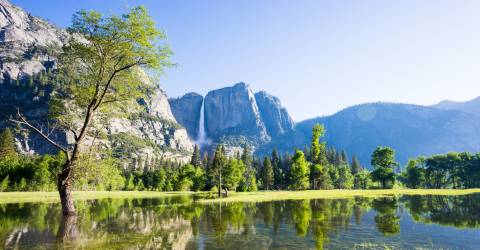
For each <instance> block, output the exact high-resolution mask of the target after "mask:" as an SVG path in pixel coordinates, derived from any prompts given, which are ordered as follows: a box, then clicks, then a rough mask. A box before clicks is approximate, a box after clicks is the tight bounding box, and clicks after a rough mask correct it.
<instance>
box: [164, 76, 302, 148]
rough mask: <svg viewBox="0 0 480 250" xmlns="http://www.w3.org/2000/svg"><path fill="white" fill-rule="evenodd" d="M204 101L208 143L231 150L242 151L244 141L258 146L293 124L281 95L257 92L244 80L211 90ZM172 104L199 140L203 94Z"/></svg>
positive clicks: (176, 113)
mask: <svg viewBox="0 0 480 250" xmlns="http://www.w3.org/2000/svg"><path fill="white" fill-rule="evenodd" d="M203 101H204V112H205V113H204V114H205V117H204V125H205V130H206V135H207V137H208V138H207V139H208V143H210V144H211V145H213V146H214V144H217V143H223V144H226V145H227V146H228V147H227V151H228V152H230V151H231V152H236V151H238V150H240V149H241V146H243V145H244V144H245V143H248V144H250V145H251V146H254V147H258V146H260V145H263V144H265V143H267V142H269V141H270V140H272V139H274V138H275V137H277V136H281V135H283V134H285V133H288V132H290V131H292V129H293V127H294V122H293V120H292V119H291V118H290V116H289V114H288V112H287V110H286V109H285V108H284V107H282V105H281V103H280V100H279V99H278V98H276V97H274V96H272V95H269V94H267V93H266V92H264V91H261V92H258V93H256V94H254V93H253V91H252V90H251V89H250V87H249V86H248V85H247V84H245V83H238V84H235V85H234V86H232V87H226V88H222V89H217V90H212V91H210V92H209V93H208V94H207V96H206V97H205V98H204V100H203ZM170 105H171V106H172V111H173V114H174V115H175V118H176V119H177V121H179V122H180V124H182V125H183V126H184V127H185V128H187V130H188V133H189V135H190V137H191V138H193V139H198V138H197V137H198V131H199V119H200V112H202V110H201V107H202V96H200V95H198V94H195V93H189V94H186V95H184V96H183V97H180V98H175V99H170Z"/></svg>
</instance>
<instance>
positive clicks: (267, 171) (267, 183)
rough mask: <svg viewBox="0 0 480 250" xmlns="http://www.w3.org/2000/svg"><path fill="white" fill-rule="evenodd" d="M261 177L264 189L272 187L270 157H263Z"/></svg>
mask: <svg viewBox="0 0 480 250" xmlns="http://www.w3.org/2000/svg"><path fill="white" fill-rule="evenodd" d="M261 177H262V185H263V189H265V190H270V189H272V187H273V183H274V176H273V168H272V163H271V162H270V159H269V158H268V157H265V159H264V160H263V167H262V171H261Z"/></svg>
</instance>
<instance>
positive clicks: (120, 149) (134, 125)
mask: <svg viewBox="0 0 480 250" xmlns="http://www.w3.org/2000/svg"><path fill="white" fill-rule="evenodd" d="M68 37H69V35H68V34H67V32H66V31H64V30H62V29H59V28H56V27H54V26H53V25H51V24H49V23H48V22H46V21H44V20H42V19H40V18H37V17H34V16H32V15H30V14H28V13H27V12H25V11H24V10H22V9H21V8H19V7H17V6H14V5H12V4H11V3H9V2H8V1H6V0H0V128H3V127H5V126H11V124H10V123H8V122H7V120H8V118H9V117H10V116H12V115H14V114H15V113H16V110H17V108H18V109H19V110H20V111H21V112H22V113H23V114H24V115H25V116H26V117H27V119H28V120H29V121H31V122H32V123H36V124H37V125H38V126H41V127H43V128H45V129H46V128H47V126H48V124H49V121H47V120H46V117H47V116H46V115H47V114H48V103H49V100H50V93H51V87H50V86H49V85H48V84H43V83H42V81H40V80H41V78H42V76H43V75H44V74H45V73H46V71H47V70H48V69H50V68H52V67H53V66H54V64H55V60H54V59H52V58H50V57H49V55H48V49H47V48H56V49H60V48H61V46H62V45H63V44H64V43H65V42H66V41H67V39H68ZM145 81H149V79H148V78H147V77H145ZM149 84H152V83H150V82H149ZM141 103H142V107H143V109H142V110H140V111H139V110H135V111H133V110H132V113H128V114H126V115H127V116H126V117H128V118H124V117H122V118H115V119H111V120H110V121H109V122H108V124H107V125H106V126H105V127H104V129H103V130H104V133H105V134H106V137H105V138H102V139H101V140H97V142H99V143H100V144H102V145H103V146H104V147H106V148H110V149H112V150H113V151H114V153H115V152H116V154H117V155H118V156H119V157H121V158H122V159H124V160H125V161H122V162H124V163H125V164H126V167H127V165H128V166H133V167H137V168H141V167H144V166H146V164H145V163H151V162H152V161H155V160H156V159H158V158H161V157H163V158H166V159H176V160H180V161H186V160H188V159H189V157H190V155H191V152H192V151H193V145H192V143H191V142H190V140H189V138H188V136H187V132H186V130H185V129H184V128H183V127H181V126H180V125H179V124H178V123H177V121H176V120H175V117H174V116H173V114H172V111H171V110H170V105H169V103H168V98H167V96H166V94H165V92H164V91H163V90H162V89H160V88H159V87H158V88H157V90H156V91H155V92H154V93H153V94H152V95H151V96H149V97H147V98H146V99H145V100H143V101H142V102H141ZM52 136H53V137H55V138H56V139H58V140H59V141H61V142H63V143H64V144H67V143H68V142H69V140H68V138H69V136H68V134H67V133H66V132H65V131H56V132H54V133H53V134H52ZM16 140H17V144H18V147H19V148H20V149H21V150H22V151H24V152H31V153H40V154H43V153H54V152H55V150H54V149H53V148H52V147H51V146H50V145H49V144H47V143H45V142H44V141H43V140H42V139H41V138H39V137H38V136H37V135H35V134H33V133H31V132H28V131H25V132H22V133H19V134H17V136H16ZM88 142H90V143H91V142H93V139H92V138H87V143H88ZM127 149H128V150H127ZM130 163H133V164H130Z"/></svg>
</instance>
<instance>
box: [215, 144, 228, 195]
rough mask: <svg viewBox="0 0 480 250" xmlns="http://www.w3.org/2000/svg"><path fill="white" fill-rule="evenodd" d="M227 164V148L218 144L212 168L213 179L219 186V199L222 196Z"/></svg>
mask: <svg viewBox="0 0 480 250" xmlns="http://www.w3.org/2000/svg"><path fill="white" fill-rule="evenodd" d="M226 164H227V157H226V156H225V148H224V146H223V145H222V144H218V145H217V148H216V149H215V153H214V155H213V162H212V167H211V174H212V176H211V178H212V179H213V180H214V181H215V182H214V184H215V185H216V186H217V189H218V197H221V196H222V188H223V183H222V174H223V171H224V167H225V165H226Z"/></svg>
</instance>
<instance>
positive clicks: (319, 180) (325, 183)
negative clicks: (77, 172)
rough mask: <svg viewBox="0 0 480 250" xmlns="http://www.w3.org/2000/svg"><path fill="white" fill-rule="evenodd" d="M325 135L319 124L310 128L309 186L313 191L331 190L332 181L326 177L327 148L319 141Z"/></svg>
mask: <svg viewBox="0 0 480 250" xmlns="http://www.w3.org/2000/svg"><path fill="white" fill-rule="evenodd" d="M324 135H325V128H324V127H323V125H321V124H316V125H315V126H313V128H312V143H311V155H312V163H313V164H311V165H310V184H311V187H312V188H313V189H331V188H332V181H331V179H330V176H329V175H328V170H327V165H328V160H327V147H326V143H325V142H320V139H321V138H322V137H323V136H324Z"/></svg>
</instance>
